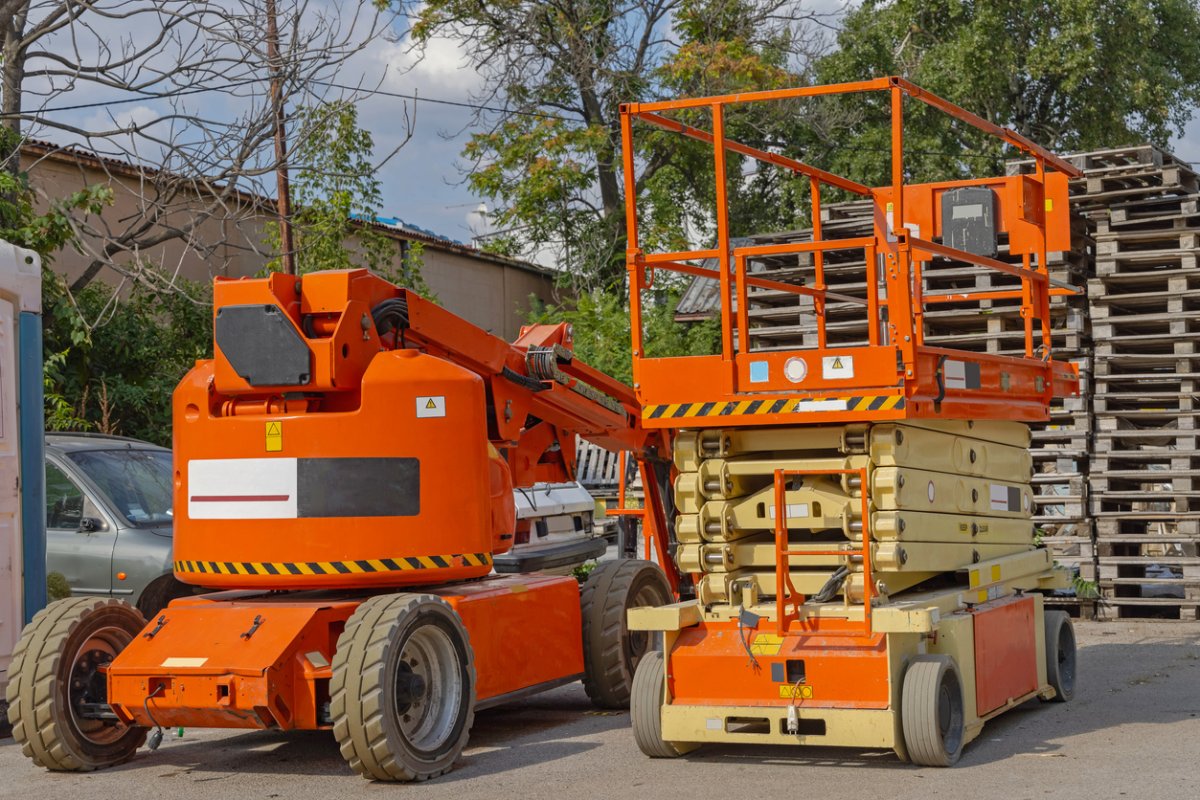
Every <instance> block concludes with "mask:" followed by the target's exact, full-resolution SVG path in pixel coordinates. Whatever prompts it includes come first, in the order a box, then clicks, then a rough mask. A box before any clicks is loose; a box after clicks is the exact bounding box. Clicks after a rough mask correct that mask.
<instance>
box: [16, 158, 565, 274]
mask: <svg viewBox="0 0 1200 800" xmlns="http://www.w3.org/2000/svg"><path fill="white" fill-rule="evenodd" d="M21 151H22V153H24V154H27V155H30V156H32V157H34V158H52V159H56V160H59V161H72V162H75V163H80V164H87V165H91V166H93V167H95V168H96V169H100V170H104V171H111V172H113V173H116V174H120V175H124V176H125V177H130V178H146V177H150V176H154V175H158V174H166V175H168V176H169V175H170V173H165V172H164V171H163V170H162V169H159V168H158V167H152V166H149V165H147V164H135V163H132V162H130V161H123V160H121V159H118V158H112V157H109V156H102V155H99V154H98V153H95V152H92V151H90V150H85V149H83V148H81V147H76V146H74V145H60V144H55V143H54V142H50V141H45V140H42V139H26V140H25V141H24V143H23V144H22V145H21ZM200 180H203V179H200ZM218 188H219V187H218ZM235 192H236V194H237V195H238V196H239V197H241V198H242V199H244V200H246V201H249V202H250V203H252V204H254V205H257V206H260V207H262V208H263V209H265V210H273V209H274V207H275V199H274V198H273V197H267V196H265V195H259V194H255V193H252V192H247V191H244V190H241V189H237V190H235ZM351 216H352V218H353V219H354V221H355V222H357V223H359V224H361V225H370V226H371V227H372V228H376V229H378V230H380V231H381V232H384V233H386V234H388V235H389V236H392V237H394V238H397V239H407V240H411V241H420V242H422V243H424V244H427V245H429V246H431V247H435V248H438V249H441V250H445V251H448V252H452V253H456V254H458V255H462V256H467V257H470V258H477V259H480V260H482V261H490V262H492V263H495V264H502V265H505V266H509V267H514V268H516V269H520V270H522V271H525V272H532V273H534V274H537V275H543V276H546V277H556V276H557V275H558V274H559V273H558V272H557V271H556V270H553V269H549V268H547V267H543V266H540V265H538V264H533V263H531V262H529V261H523V260H521V259H517V258H510V257H508V256H501V255H497V254H495V253H489V252H487V251H485V250H480V249H479V248H477V247H473V246H472V245H468V244H463V243H462V242H459V241H456V240H454V239H451V238H449V237H447V236H442V235H440V234H438V233H435V232H433V231H430V230H427V229H425V228H421V227H419V226H416V225H410V224H408V223H406V222H405V221H404V220H402V219H400V218H399V217H375V218H374V219H365V218H363V217H361V216H360V215H357V214H354V215H351Z"/></svg>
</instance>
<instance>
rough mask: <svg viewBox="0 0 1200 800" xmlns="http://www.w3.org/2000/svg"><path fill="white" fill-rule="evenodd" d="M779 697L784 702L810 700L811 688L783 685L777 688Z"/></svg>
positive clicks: (811, 696) (811, 695)
mask: <svg viewBox="0 0 1200 800" xmlns="http://www.w3.org/2000/svg"><path fill="white" fill-rule="evenodd" d="M779 696H780V697H782V698H783V699H784V700H812V698H813V687H811V686H808V685H803V684H802V685H800V686H796V685H795V684H784V685H783V686H780V687H779Z"/></svg>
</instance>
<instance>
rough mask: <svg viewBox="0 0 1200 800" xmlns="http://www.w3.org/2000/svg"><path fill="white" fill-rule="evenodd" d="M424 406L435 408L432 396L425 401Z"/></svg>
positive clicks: (435, 404)
mask: <svg viewBox="0 0 1200 800" xmlns="http://www.w3.org/2000/svg"><path fill="white" fill-rule="evenodd" d="M425 407H426V408H437V403H435V402H433V398H432V397H431V398H429V399H428V400H427V401H425Z"/></svg>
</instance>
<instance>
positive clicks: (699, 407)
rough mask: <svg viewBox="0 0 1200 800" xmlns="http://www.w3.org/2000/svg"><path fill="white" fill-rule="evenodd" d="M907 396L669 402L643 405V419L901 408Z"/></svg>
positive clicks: (881, 395) (883, 395) (890, 409)
mask: <svg viewBox="0 0 1200 800" xmlns="http://www.w3.org/2000/svg"><path fill="white" fill-rule="evenodd" d="M903 408H904V396H903V395H898V394H876V395H853V396H850V397H804V398H799V399H796V398H780V399H777V400H728V401H719V402H712V403H667V404H662V405H651V406H645V407H643V408H642V419H690V418H693V417H736V416H761V415H764V414H802V413H817V414H819V413H828V412H844V411H893V410H895V411H899V410H900V409H903Z"/></svg>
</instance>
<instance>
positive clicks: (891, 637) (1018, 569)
mask: <svg viewBox="0 0 1200 800" xmlns="http://www.w3.org/2000/svg"><path fill="white" fill-rule="evenodd" d="M864 93H874V94H882V95H883V99H884V102H885V103H890V108H891V178H892V180H891V183H890V184H889V185H886V186H882V187H875V188H872V187H868V186H865V185H863V184H862V183H859V182H857V181H855V180H851V179H849V178H846V177H842V176H839V175H835V174H833V173H830V172H828V171H825V170H822V169H819V168H816V167H814V166H811V165H809V164H806V163H803V162H801V161H799V160H796V159H795V158H791V157H788V156H785V155H782V154H780V153H779V152H767V151H764V150H761V149H758V148H755V147H751V146H748V145H746V144H743V143H740V142H737V141H734V140H732V139H730V138H728V137H727V136H726V133H725V119H726V115H727V114H728V113H730V112H731V110H734V111H736V109H737V108H738V107H740V106H743V105H745V104H749V103H768V102H778V101H796V100H803V99H812V98H820V97H828V96H831V95H851V94H853V95H859V94H864ZM912 103H918V104H925V105H927V106H930V107H932V108H933V109H935V110H937V111H940V112H944V113H945V114H947V115H949V117H951V118H953V119H954V120H956V121H957V122H958V123H959V124H963V125H967V126H972V127H974V128H976V129H978V130H980V131H983V132H984V133H986V134H990V135H991V136H994V137H996V138H998V139H1000V140H1001V141H1003V142H1004V143H1005V144H1007V145H1008V146H1010V147H1012V148H1015V149H1016V150H1019V151H1021V152H1023V153H1026V154H1028V155H1029V156H1031V157H1032V158H1033V159H1034V162H1035V164H1036V170H1035V171H1034V172H1033V173H1032V174H1029V175H1014V176H1009V177H999V178H986V179H979V180H961V181H953V182H947V183H927V184H908V183H906V182H905V179H904V176H905V166H904V164H905V162H904V126H903V121H904V109H905V105H906V104H912ZM685 120H686V121H685ZM948 122H949V120H948ZM702 123H709V124H708V125H705V126H704V127H699V126H700V125H701V124H702ZM621 124H622V132H623V136H624V166H625V197H626V203H627V223H628V248H629V249H628V254H627V259H628V270H629V283H630V286H631V293H630V313H631V316H632V320H633V325H632V329H633V356H634V362H633V367H634V369H633V376H634V382H635V383H634V387H635V388H636V390H637V396H638V399H639V400H640V402H641V407H642V424H643V425H644V426H646V427H647V428H649V429H652V430H659V431H664V432H670V433H672V434H673V439H674V449H673V456H674V465H675V470H676V479H675V497H674V499H675V503H676V506H677V507H678V509H679V515H678V517H677V518H676V520H675V528H674V532H675V535H676V537H677V539H678V549H677V551H676V562H677V564H678V565H679V567H680V569H681V571H682V572H684V573H686V576H687V581H686V583H687V584H688V585H690V586H691V587H692V593H693V595H694V599H687V600H684V601H682V602H679V603H675V604H670V605H667V606H664V607H661V608H638V609H634V610H632V611H630V613H629V625H630V627H631V628H633V629H639V630H644V631H660V632H662V633H663V636H664V643H665V648H664V651H663V652H662V653H661V654H660V653H657V652H655V653H651V654H649V656H648V657H647V658H646V659H644V660H643V661H642V663H641V665H640V666H639V667H638V671H637V675H636V677H635V680H634V688H633V700H632V717H633V732H634V735H635V737H636V739H637V742H638V744H639V746H640V747H641V749H642V750H643V751H644V752H645V753H646V754H647V755H650V756H653V757H671V756H677V755H680V754H681V753H684V752H687V751H689V750H691V749H694V748H695V747H697V746H699V745H702V744H704V743H709V742H747V743H759V744H765V743H776V744H829V745H842V746H856V747H882V748H892V749H894V750H895V752H896V753H897V754H898V755H899V756H900V757H901V758H903V759H909V760H912V761H915V762H917V763H920V764H928V765H948V764H952V763H954V762H955V761H956V760H957V759H958V757H959V754H960V752H961V750H962V747H963V745H964V744H965V743H966V742H968V741H970V740H971V739H973V738H974V737H975V736H977V735H978V734H979V731H980V730H981V728H982V727H983V724H984V722H985V721H986V720H988V719H991V718H993V717H994V716H996V715H997V714H1000V713H1002V712H1003V711H1005V710H1007V709H1009V708H1012V707H1013V706H1015V705H1017V704H1019V703H1021V702H1024V701H1025V700H1028V699H1030V698H1033V697H1040V698H1043V699H1057V700H1065V699H1067V698H1069V697H1070V695H1071V692H1072V691H1073V688H1072V687H1073V684H1074V663H1075V661H1074V659H1075V650H1074V638H1073V634H1072V631H1071V626H1070V622H1069V620H1068V619H1067V617H1066V615H1065V614H1064V613H1062V612H1047V611H1044V610H1043V606H1042V598H1041V595H1040V594H1039V591H1041V590H1046V589H1050V588H1054V587H1057V586H1062V585H1065V575H1064V574H1062V573H1061V572H1058V571H1056V570H1054V569H1053V568H1052V562H1051V558H1050V556H1049V554H1048V552H1047V551H1046V550H1044V549H1038V548H1037V547H1036V545H1035V542H1034V527H1033V523H1032V521H1031V519H1030V514H1031V512H1030V508H1031V502H1030V494H1031V492H1032V490H1031V487H1030V477H1031V472H1032V465H1031V461H1030V456H1029V454H1028V452H1027V450H1026V447H1027V445H1028V443H1029V429H1028V426H1027V425H1026V424H1024V423H1027V422H1032V421H1037V420H1045V419H1046V418H1047V413H1048V406H1049V404H1050V402H1051V400H1052V399H1053V398H1055V397H1061V396H1064V395H1069V394H1075V393H1077V390H1078V378H1077V372H1076V370H1075V368H1074V367H1073V366H1072V365H1071V364H1068V363H1062V362H1058V361H1055V360H1053V358H1052V357H1051V352H1050V345H1051V329H1050V313H1049V312H1050V300H1051V297H1053V296H1055V295H1060V294H1065V293H1072V292H1074V291H1075V290H1074V289H1073V288H1071V287H1069V286H1064V285H1059V284H1057V282H1056V281H1055V280H1053V279H1052V278H1051V276H1050V274H1049V270H1048V266H1047V264H1048V253H1050V252H1052V251H1057V250H1068V249H1069V245H1070V226H1069V221H1068V203H1067V180H1068V178H1070V177H1074V176H1077V175H1078V174H1079V173H1078V170H1076V169H1075V168H1074V167H1073V166H1071V165H1070V164H1068V163H1067V162H1065V161H1063V160H1062V159H1060V158H1057V157H1055V156H1054V155H1052V154H1051V153H1049V152H1047V151H1046V150H1044V149H1042V148H1041V147H1038V146H1037V145H1035V144H1034V143H1032V142H1030V141H1029V140H1027V139H1025V138H1024V137H1022V136H1020V135H1018V134H1016V133H1014V132H1013V131H1010V130H1007V129H1002V128H999V127H997V126H995V125H992V124H990V123H988V122H986V121H985V120H983V119H981V118H979V117H977V116H975V115H974V114H971V113H969V112H967V111H965V110H963V109H961V108H958V107H957V106H954V105H952V104H950V103H948V102H946V101H944V100H941V99H939V98H937V97H934V96H933V95H930V94H929V93H928V92H925V91H923V90H921V89H920V88H918V87H916V86H914V85H913V84H911V83H909V82H907V81H905V80H903V79H900V78H880V79H877V80H871V81H863V82H860V83H847V84H839V85H833V86H813V87H806V88H800V89H792V90H782V91H764V92H748V93H744V94H738V95H729V96H723V97H706V98H695V99H687V100H678V101H668V102H656V103H632V104H629V105H626V106H624V107H623V108H622V111H621ZM635 125H638V126H642V127H646V126H648V127H653V128H658V129H661V130H664V131H668V132H672V133H676V134H680V135H682V136H684V137H688V138H691V139H694V140H699V141H700V142H704V143H707V144H709V145H711V146H712V163H713V168H714V174H715V175H716V176H717V180H716V204H715V208H714V209H712V217H711V218H712V219H713V220H714V222H715V227H716V242H715V246H713V247H711V248H706V249H701V250H689V251H685V252H654V253H652V252H646V251H645V250H643V249H642V248H641V247H640V245H639V239H638V214H637V192H636V186H635V183H634V181H633V174H634V159H635V156H634V153H635V150H634V147H633V135H634V130H635ZM705 128H707V129H705ZM729 153H736V154H740V155H742V156H746V157H748V158H751V159H755V160H757V161H759V162H762V164H763V165H764V167H763V168H769V167H775V168H779V169H782V170H785V171H788V172H790V173H792V174H793V175H795V176H797V177H802V178H807V179H808V183H809V185H810V187H811V207H812V219H813V230H812V234H811V236H810V237H806V238H796V237H793V238H792V239H790V240H789V239H788V238H787V237H785V236H774V237H772V239H773V240H772V241H771V242H769V243H760V244H756V243H750V244H744V245H736V246H735V244H734V243H733V242H732V241H731V233H730V223H729V210H728V207H727V203H726V191H727V189H726V182H727V180H728V178H727V177H726V176H727V175H728V174H729V171H728V170H727V163H726V160H727V154H729ZM733 173H734V174H735V175H737V174H739V173H738V172H737V171H736V170H734V171H733ZM830 188H833V189H838V190H841V191H842V192H845V193H850V194H852V195H855V196H857V197H861V198H863V199H864V200H866V201H867V202H869V203H870V206H871V209H872V211H873V219H874V224H873V231H872V232H871V234H870V235H866V236H860V237H856V238H826V237H824V236H823V235H822V234H823V231H822V216H821V199H822V192H823V191H824V190H829V189H830ZM1004 251H1006V257H1005V254H1004ZM706 261H707V262H708V263H709V264H712V263H715V265H716V266H715V269H714V268H711V267H706V266H704V262H706ZM855 264H857V265H858V266H857V267H855V266H854V265H855ZM759 267H763V269H760V268H759ZM771 267H773V268H774V269H776V270H777V271H778V272H781V273H784V274H786V275H788V276H790V280H777V279H772V278H769V277H765V276H764V275H763V273H764V272H766V271H767V269H766V268H771ZM666 270H670V271H676V272H681V273H684V274H686V275H692V276H698V277H702V278H707V279H710V280H711V281H713V282H714V283H715V284H716V293H717V297H718V298H719V300H718V309H719V315H720V322H721V348H720V352H719V353H718V354H716V355H711V356H695V357H683V358H648V357H647V356H646V348H645V344H646V343H645V342H644V341H643V333H642V325H641V313H642V308H643V299H642V297H643V293H644V292H645V291H646V290H648V289H650V288H652V287H653V286H654V283H655V279H656V276H657V275H658V274H660V273H661V272H662V271H666ZM835 275H836V277H835ZM948 275H957V276H959V278H960V279H963V278H965V279H966V280H965V281H964V282H962V283H959V284H958V285H960V286H964V285H965V286H966V287H968V288H963V289H961V290H956V291H953V292H949V293H946V292H942V293H937V294H935V293H933V292H929V293H927V292H926V289H925V286H926V280H925V278H928V277H931V276H939V277H940V276H948ZM977 275H985V276H988V277H987V279H986V280H984V281H980V282H976V281H975V280H974V276H977ZM942 280H943V281H944V280H945V278H944V277H943V278H942ZM831 283H832V284H833V285H832V286H831ZM943 285H944V284H943ZM980 286H983V287H989V288H983V289H981V288H978V287H980ZM997 286H999V287H1000V288H991V287H997ZM764 293H774V294H775V295H783V296H789V295H790V296H791V297H793V298H795V300H796V303H797V305H796V309H797V311H796V313H797V316H798V318H799V319H800V321H801V325H802V327H803V326H804V325H807V326H808V327H807V328H804V330H805V332H806V337H807V342H806V344H805V346H799V347H798V346H794V345H788V346H784V347H775V348H769V347H761V346H760V347H755V346H752V344H754V343H755V340H754V339H752V337H751V334H752V331H753V330H754V328H753V327H752V326H753V325H755V324H761V323H759V319H760V317H758V316H757V315H756V314H755V305H756V297H761V296H762V295H763V294H764ZM982 300H987V301H996V302H997V303H998V304H1000V305H1004V304H1010V305H1015V306H1017V307H1018V309H1019V318H1020V320H1021V321H1022V322H1023V326H1024V348H1023V352H1018V353H1017V354H1015V355H993V354H989V353H985V352H971V351H967V350H957V349H949V348H946V347H938V346H933V345H931V344H929V343H927V342H926V340H925V314H926V312H927V310H929V309H931V308H933V309H937V308H939V305H938V304H941V305H940V307H941V308H947V307H958V308H962V307H964V306H966V307H968V308H978V307H979V306H978V305H977V303H978V301H982ZM757 302H758V303H759V304H761V302H762V301H761V300H759V301H757ZM973 304H975V305H973ZM759 307H760V308H761V305H760V306H759ZM968 313H969V312H968ZM834 315H836V317H835V316H834ZM847 330H849V331H851V332H855V331H856V332H857V339H855V336H853V335H851V336H847V334H846V331H847ZM835 333H837V339H836V340H834V338H835ZM760 341H761V339H760Z"/></svg>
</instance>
